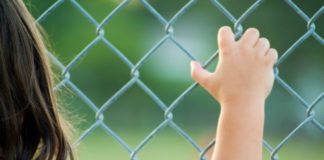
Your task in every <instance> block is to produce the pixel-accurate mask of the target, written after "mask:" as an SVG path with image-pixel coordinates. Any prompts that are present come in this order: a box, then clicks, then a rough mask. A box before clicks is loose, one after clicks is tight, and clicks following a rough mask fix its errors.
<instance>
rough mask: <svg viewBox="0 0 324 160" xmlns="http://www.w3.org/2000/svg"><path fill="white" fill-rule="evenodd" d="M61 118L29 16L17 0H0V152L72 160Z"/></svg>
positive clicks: (6, 155)
mask: <svg viewBox="0 0 324 160" xmlns="http://www.w3.org/2000/svg"><path fill="white" fill-rule="evenodd" d="M61 121H62V120H61V119H60V118H59V115H58V113H57V108H56V102H55V97H54V94H53V91H52V79H51V71H50V67H49V64H48V62H47V57H46V49H45V45H44V43H43V40H42V38H41V35H40V33H39V31H38V29H37V27H36V24H35V23H34V19H33V18H32V16H31V15H30V13H29V12H28V10H27V9H26V7H25V5H24V3H23V2H22V0H0V155H1V156H2V157H4V158H5V159H8V160H14V159H17V160H18V159H19V160H21V159H40V160H46V159H58V160H64V159H67V158H68V157H70V159H73V156H72V151H71V146H70V144H69V142H68V140H67V137H66V135H65V133H64V131H63V127H62V122H61Z"/></svg>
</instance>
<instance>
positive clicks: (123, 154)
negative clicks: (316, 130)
mask: <svg viewBox="0 0 324 160" xmlns="http://www.w3.org/2000/svg"><path fill="white" fill-rule="evenodd" d="M99 130H101V129H99ZM99 130H97V131H95V132H94V133H92V134H91V135H90V136H89V137H88V138H86V139H85V140H84V141H83V142H82V143H81V145H80V146H79V147H78V149H77V150H78V156H79V157H80V160H89V159H94V160H106V159H114V160H126V159H129V158H130V153H128V152H127V151H126V150H125V149H124V148H123V147H122V146H121V145H120V144H118V143H117V142H116V141H115V140H113V139H112V138H111V137H110V136H107V135H106V134H105V133H104V132H103V131H99ZM134 134H136V133H129V131H126V132H124V133H122V134H120V136H121V137H122V138H125V139H128V140H129V143H130V144H132V143H134V142H136V141H137V140H135V139H133V137H136V136H134ZM143 138H144V137H143ZM202 138H203V137H202ZM279 139H280V138H278V137H272V138H270V139H268V141H269V142H270V144H271V143H274V142H277V141H278V140H279ZM200 144H201V145H203V146H205V145H206V143H203V142H201V143H200ZM323 147H324V146H323V143H321V142H319V141H318V142H316V143H312V142H309V141H307V140H306V139H298V140H296V139H295V140H292V141H289V142H288V144H287V145H286V146H284V147H283V148H282V149H281V150H280V151H279V153H278V154H279V158H280V159H283V160H320V159H322V158H323V155H324V153H323ZM132 148H135V146H132ZM208 154H209V155H210V154H211V152H208ZM233 154H235V153H233ZM198 156H199V155H198V152H197V151H196V150H195V149H194V148H193V147H191V146H190V144H189V143H187V142H186V141H185V140H184V139H183V138H182V137H181V136H179V135H177V134H176V133H175V132H172V131H170V130H168V131H162V132H161V133H159V134H158V135H157V136H156V137H154V138H153V139H152V140H151V141H150V142H149V143H148V144H147V145H146V146H144V147H143V149H142V150H141V151H140V152H139V153H138V158H139V159H143V160H145V159H152V160H197V159H198ZM263 157H264V158H263V160H270V153H269V152H268V151H266V150H264V153H263Z"/></svg>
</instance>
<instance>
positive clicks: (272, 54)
mask: <svg viewBox="0 0 324 160" xmlns="http://www.w3.org/2000/svg"><path fill="white" fill-rule="evenodd" d="M266 56H267V58H268V61H269V62H270V64H271V65H274V64H275V63H276V62H277V60H278V52H277V50H276V49H273V48H270V49H269V50H268V52H267V53H266Z"/></svg>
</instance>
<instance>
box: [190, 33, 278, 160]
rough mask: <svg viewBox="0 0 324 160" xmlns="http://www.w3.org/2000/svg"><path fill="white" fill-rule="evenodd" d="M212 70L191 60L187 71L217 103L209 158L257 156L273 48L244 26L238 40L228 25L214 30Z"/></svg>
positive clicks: (259, 156) (253, 159) (241, 159)
mask: <svg viewBox="0 0 324 160" xmlns="http://www.w3.org/2000/svg"><path fill="white" fill-rule="evenodd" d="M218 46H219V62H218V66H217V68H216V70H215V72H213V73H210V72H208V71H206V70H204V69H203V68H202V67H201V66H200V65H199V63H197V62H191V75H192V77H193V79H194V80H196V81H197V82H198V83H199V84H200V85H201V86H202V87H203V88H205V89H206V90H207V91H208V92H209V93H210V94H211V95H212V96H213V97H214V98H215V99H216V100H218V102H219V103H220V104H221V114H220V117H219V123H218V128H217V134H216V145H215V148H214V152H213V156H212V160H261V159H262V135H263V125H264V103H265V100H266V98H267V96H268V95H269V93H270V91H271V89H272V86H273V81H274V72H273V66H274V64H275V62H276V61H277V57H278V55H277V51H276V50H275V49H272V48H271V49H270V44H269V41H268V40H267V39H265V38H259V32H258V30H256V29H254V28H250V29H248V30H247V31H246V32H245V33H244V34H243V36H242V38H241V39H240V40H238V41H235V40H234V34H233V32H232V30H231V29H230V28H229V27H222V28H221V29H220V30H219V33H218Z"/></svg>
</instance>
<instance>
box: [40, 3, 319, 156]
mask: <svg viewBox="0 0 324 160" xmlns="http://www.w3.org/2000/svg"><path fill="white" fill-rule="evenodd" d="M197 1H198V0H190V1H188V2H187V3H186V4H185V5H184V6H183V7H182V8H181V9H180V10H179V11H178V12H177V13H176V14H175V15H174V16H173V17H172V18H171V19H170V20H167V19H165V18H164V17H163V16H162V15H161V14H160V13H159V12H158V11H157V10H156V9H155V8H154V7H153V6H152V5H151V4H150V3H149V2H148V1H147V0H139V2H140V3H141V5H143V6H144V7H145V8H146V9H147V10H148V11H149V12H150V13H151V14H152V15H153V16H154V17H155V18H156V19H157V20H158V21H159V22H160V23H161V25H163V26H164V28H165V35H164V36H163V37H162V38H161V39H160V40H159V41H158V43H156V44H155V45H154V46H153V47H152V48H151V49H150V50H149V51H148V52H147V53H146V54H145V55H144V56H143V57H142V58H141V59H140V60H139V61H138V62H137V63H136V64H133V63H132V62H131V61H130V60H129V59H128V58H127V57H126V56H125V55H124V54H123V53H122V52H121V51H120V50H118V49H117V48H116V47H115V46H114V45H113V44H112V43H111V42H110V41H108V40H107V39H106V38H105V37H104V35H105V31H104V29H103V28H104V27H105V25H107V24H108V23H109V21H110V20H111V19H112V17H114V16H115V15H116V14H118V13H119V12H120V11H121V10H123V9H124V8H125V7H126V6H127V4H128V3H129V2H130V0H124V1H122V2H121V3H120V4H119V5H118V6H117V7H116V8H114V9H113V10H112V11H111V12H110V13H109V14H108V15H107V16H106V17H105V18H104V19H103V20H102V21H101V22H98V21H96V20H95V19H94V18H93V16H92V15H91V14H90V13H89V12H87V10H85V9H84V8H83V7H82V6H81V5H80V4H79V3H78V1H76V0H58V1H56V2H55V3H54V4H53V5H52V6H50V7H49V8H48V9H47V10H46V11H45V12H44V13H43V14H41V16H39V17H38V18H37V20H36V22H38V23H41V22H42V21H44V20H46V17H47V16H48V15H50V14H51V12H53V11H54V10H56V9H57V8H58V7H60V6H61V5H62V4H63V3H71V4H72V5H73V6H74V7H75V8H76V9H77V10H78V11H79V12H80V13H81V14H82V15H83V16H84V17H85V18H86V19H87V20H88V21H90V22H91V24H92V25H94V26H95V27H96V28H97V31H96V33H97V36H96V37H95V38H94V39H93V40H92V41H91V42H90V43H89V44H88V45H87V46H86V47H84V49H83V50H82V51H81V52H80V53H79V54H78V55H77V56H75V57H74V59H73V60H71V61H70V62H69V64H68V65H66V66H64V65H63V64H62V63H61V62H60V61H59V60H58V59H57V58H56V57H55V56H53V54H51V53H50V52H48V55H49V57H50V58H51V60H52V61H53V62H54V64H56V65H57V66H58V67H59V68H60V69H61V71H62V81H61V82H60V83H58V85H57V86H55V88H54V90H59V89H60V88H62V87H63V86H69V87H70V88H71V89H72V90H73V91H74V92H75V93H76V94H77V95H78V96H79V97H80V98H81V99H82V100H83V101H84V102H85V103H86V104H87V106H88V107H90V108H91V109H92V110H93V111H94V112H95V114H96V121H95V123H93V124H92V125H91V126H90V127H89V128H88V129H87V130H85V131H84V132H83V134H82V135H81V136H80V137H79V138H78V139H77V140H76V142H75V145H77V144H79V143H80V142H82V141H83V140H84V139H85V138H86V137H87V136H89V134H91V133H92V132H93V131H94V130H95V129H97V128H101V129H103V130H104V131H105V132H106V133H107V134H109V135H111V136H112V137H113V138H114V139H115V140H116V141H117V142H118V143H119V144H120V145H121V146H123V148H124V149H125V150H127V152H128V153H129V154H130V159H131V160H137V154H138V152H139V151H141V149H142V148H143V147H144V146H145V145H146V144H147V143H148V142H149V141H150V140H151V139H152V138H153V137H154V136H155V135H157V133H159V132H160V131H161V130H163V129H164V128H165V127H167V126H169V127H171V128H173V130H174V131H176V132H177V133H178V134H179V135H181V136H183V138H185V139H186V140H187V141H188V142H189V144H191V145H192V146H193V147H194V148H195V149H196V150H197V152H198V153H199V154H200V159H201V160H205V159H206V153H207V152H208V151H209V150H210V149H211V148H212V146H213V145H214V144H215V140H213V141H211V142H210V143H209V144H208V145H207V146H203V147H202V146H199V145H198V143H197V142H196V141H195V140H194V139H193V138H191V137H190V136H189V135H188V134H187V133H186V132H185V131H183V130H182V129H181V128H180V127H179V126H178V125H177V124H176V123H175V122H174V121H173V113H172V111H173V110H174V109H175V108H176V107H177V106H178V104H179V102H181V101H182V100H183V99H184V98H186V96H187V95H188V94H190V92H192V91H193V89H195V88H196V87H197V83H193V84H191V85H190V86H189V87H188V88H187V89H186V90H184V91H183V92H182V93H181V94H180V95H179V96H178V97H177V98H176V99H175V100H174V101H173V102H172V103H171V104H170V105H166V104H165V103H164V102H163V101H162V100H161V99H160V98H159V97H158V96H157V95H156V94H155V93H154V92H153V91H152V90H151V89H150V88H149V87H148V86H147V85H146V84H145V83H144V82H143V81H141V79H140V72H139V69H140V68H141V67H142V66H143V64H144V63H146V62H147V61H148V60H149V57H151V56H152V55H153V54H155V51H156V50H157V49H158V48H159V47H160V46H161V45H162V44H164V43H165V42H166V41H167V40H169V41H171V42H172V43H174V44H175V45H176V46H177V47H178V48H179V49H181V50H182V51H183V53H185V54H186V56H188V57H189V58H190V59H192V60H196V58H195V57H194V56H193V54H192V53H190V52H189V51H188V50H187V49H186V47H184V46H183V45H182V44H181V43H180V42H179V41H178V40H177V39H176V37H174V30H173V25H174V24H175V23H176V22H177V20H178V19H179V18H180V17H181V16H182V15H183V14H184V13H186V12H187V11H188V10H189V9H190V8H191V7H192V6H194V5H195V3H196V2H197ZM210 1H211V2H212V4H213V5H214V6H215V8H217V9H218V10H219V11H221V13H222V14H224V16H225V17H227V18H228V19H229V20H230V21H231V22H232V23H233V26H234V31H235V35H236V36H237V37H239V36H240V35H241V34H242V32H243V30H244V29H243V26H242V23H243V22H244V21H245V20H246V19H247V17H249V15H250V14H251V13H253V12H254V11H255V10H256V9H258V7H259V6H260V5H262V3H263V2H264V1H265V0H257V1H255V2H254V3H253V4H252V5H251V6H250V7H249V8H248V9H247V10H246V11H245V12H244V13H243V14H242V15H241V16H240V17H238V18H236V17H234V16H233V15H232V13H231V12H230V11H229V10H228V9H227V8H226V7H224V5H223V4H222V3H220V2H219V1H217V0H210ZM285 3H286V4H287V5H289V6H290V7H291V8H292V11H294V12H296V14H298V15H299V16H300V17H301V18H302V19H303V20H304V21H305V22H306V27H307V30H306V31H305V33H304V34H303V35H302V36H301V37H300V38H299V39H297V40H296V41H295V42H294V43H293V45H291V46H289V47H288V49H287V50H286V51H285V52H284V53H282V54H281V56H280V57H279V59H278V62H277V64H276V65H275V68H274V71H275V73H276V76H275V79H276V82H277V83H278V84H279V85H280V86H281V87H282V88H284V89H285V90H286V91H287V92H288V93H289V94H290V95H291V96H292V97H294V98H295V99H296V100H298V101H299V103H300V104H302V106H303V107H304V109H305V112H306V117H305V119H304V120H303V121H302V122H301V123H300V124H299V125H298V126H297V127H296V128H294V129H293V130H292V131H291V132H290V133H289V134H288V136H286V137H285V138H284V139H282V140H281V141H280V143H279V144H278V145H276V146H272V145H270V144H269V143H268V142H267V141H266V140H263V144H264V147H265V149H266V150H267V151H268V152H269V153H270V155H271V159H272V160H278V159H279V156H278V152H279V151H280V150H281V149H282V148H283V147H284V146H285V144H286V143H287V142H288V141H289V140H290V139H291V138H292V137H293V136H294V135H295V134H296V133H297V132H298V131H299V130H301V128H303V127H305V126H306V125H314V126H315V127H317V128H318V129H319V130H320V131H321V132H324V126H323V124H321V123H320V122H319V121H318V120H316V116H315V111H314V109H315V108H316V107H317V106H318V104H319V103H320V102H321V101H323V99H324V92H322V93H321V94H320V95H319V96H318V97H317V98H316V99H315V100H314V101H313V102H311V103H309V102H307V101H306V100H305V99H304V98H303V97H302V96H301V95H299V94H298V92H296V91H295V90H294V89H293V88H292V87H291V86H290V85H289V84H288V83H286V82H285V81H284V80H283V79H282V78H281V77H280V75H279V69H278V66H280V65H281V64H282V63H283V62H284V61H285V60H286V59H287V58H288V56H290V55H291V54H292V53H293V51H294V50H295V49H296V48H297V47H298V46H299V45H301V44H302V43H303V42H304V41H305V40H306V39H308V38H309V37H313V38H315V39H316V40H317V41H318V42H319V43H320V44H321V45H324V40H323V37H321V36H320V35H319V34H318V33H317V32H316V30H315V28H316V25H315V21H316V20H317V19H318V18H319V17H320V16H321V15H322V14H323V13H324V7H323V6H321V8H320V9H319V10H318V11H317V12H316V13H315V14H314V15H312V16H311V17H309V16H308V15H306V14H305V13H304V11H303V10H301V9H300V8H299V7H298V6H297V5H296V4H295V3H294V2H293V1H291V0H285ZM99 42H103V43H104V44H105V45H107V46H108V47H109V48H111V49H112V51H113V52H114V54H116V55H117V56H118V57H119V58H120V60H121V61H122V62H123V63H125V64H126V65H127V66H128V67H129V69H130V71H131V79H130V80H129V81H128V82H127V83H126V84H125V85H124V86H123V87H121V88H120V89H119V90H118V91H117V92H116V93H115V94H114V95H113V96H111V97H110V98H109V99H108V100H107V101H106V102H105V103H104V104H103V105H102V106H97V105H95V104H94V102H93V101H92V100H91V99H90V98H89V97H87V96H86V95H85V94H84V93H83V92H82V91H81V90H80V89H79V88H78V86H76V85H75V84H74V83H73V82H72V81H71V80H70V78H71V76H70V73H69V71H70V70H71V69H72V68H73V67H74V66H75V65H76V64H77V63H78V62H79V61H80V60H82V59H83V58H84V57H85V56H86V55H87V54H88V53H89V52H88V51H89V50H90V49H91V48H92V47H94V46H95V45H96V44H97V43H99ZM217 57H218V50H217V51H216V52H215V53H214V54H213V55H212V56H211V57H209V58H208V60H207V61H205V62H204V63H203V66H204V67H205V68H206V67H208V66H209V65H210V64H211V62H213V61H214V60H216V58H217ZM133 85H138V86H139V87H140V88H141V89H143V91H145V92H146V93H147V95H148V96H149V97H150V98H151V99H152V100H153V101H154V102H155V103H156V104H157V105H158V106H159V107H160V108H161V110H163V111H164V113H165V114H164V120H163V122H162V123H160V124H159V125H158V126H157V127H156V128H155V129H154V130H153V131H152V132H151V133H150V134H149V135H147V136H146V138H145V139H143V140H142V142H141V143H139V144H138V145H137V146H136V147H135V148H131V147H130V146H129V145H128V144H127V143H126V142H125V141H124V140H123V139H122V138H121V137H120V136H119V135H118V134H116V133H115V132H114V131H113V130H112V129H111V128H110V127H109V126H108V125H107V124H105V123H104V122H103V120H104V112H105V111H106V110H107V109H109V107H110V106H111V105H112V104H114V103H115V102H116V100H118V98H119V97H120V96H121V95H123V94H124V93H125V92H126V91H127V90H128V89H129V88H130V87H132V86H133Z"/></svg>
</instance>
